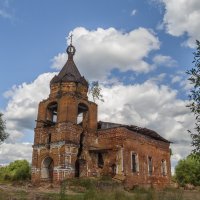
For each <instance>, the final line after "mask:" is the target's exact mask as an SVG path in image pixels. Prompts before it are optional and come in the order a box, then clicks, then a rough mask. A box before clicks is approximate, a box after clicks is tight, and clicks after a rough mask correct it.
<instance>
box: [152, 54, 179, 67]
mask: <svg viewBox="0 0 200 200" xmlns="http://www.w3.org/2000/svg"><path fill="white" fill-rule="evenodd" d="M153 62H154V64H155V65H157V66H166V67H175V66H177V62H176V61H175V60H174V59H173V58H172V57H170V56H165V55H161V54H158V55H156V56H154V58H153Z"/></svg>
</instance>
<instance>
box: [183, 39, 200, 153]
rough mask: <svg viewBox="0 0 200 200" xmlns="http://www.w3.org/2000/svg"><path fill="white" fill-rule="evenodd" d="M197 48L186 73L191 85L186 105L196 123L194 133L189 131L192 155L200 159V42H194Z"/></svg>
mask: <svg viewBox="0 0 200 200" xmlns="http://www.w3.org/2000/svg"><path fill="white" fill-rule="evenodd" d="M196 44H197V48H196V52H194V53H193V54H194V60H193V62H192V63H193V65H194V66H193V68H192V69H190V70H188V71H187V72H186V73H187V74H188V75H189V78H188V80H189V81H190V83H191V84H192V85H193V88H192V89H191V90H190V94H189V100H190V103H189V104H188V105H187V106H188V107H189V108H190V110H191V112H192V113H193V114H194V116H195V119H196V122H195V128H194V131H191V130H189V132H190V134H191V137H192V146H193V147H194V149H193V153H195V154H196V155H197V156H198V157H200V42H199V41H198V40H197V41H196Z"/></svg>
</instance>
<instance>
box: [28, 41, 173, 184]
mask: <svg viewBox="0 0 200 200" xmlns="http://www.w3.org/2000/svg"><path fill="white" fill-rule="evenodd" d="M67 53H68V60H67V62H66V64H65V65H64V67H63V68H62V70H61V71H60V73H59V74H58V75H57V76H55V77H54V78H53V79H52V80H51V82H50V94H49V97H48V98H47V99H46V100H43V101H42V102H40V104H39V107H38V117H37V120H36V121H37V123H36V128H35V137H34V145H33V155H32V183H34V184H38V183H41V182H53V183H60V182H61V181H62V180H64V179H67V178H72V177H99V176H103V175H109V176H112V177H113V178H114V179H118V180H120V181H122V182H123V183H124V184H126V185H127V186H128V187H133V186H134V185H144V186H152V185H154V186H165V185H168V184H169V183H170V178H171V167H170V149H169V145H170V142H169V141H167V140H165V139H164V138H162V137H161V136H160V135H158V134H157V133H156V132H154V131H152V130H149V129H146V128H140V127H137V126H128V125H123V124H116V123H109V122H98V121H97V104H96V103H94V102H91V101H89V100H88V97H87V92H88V83H87V81H86V80H85V78H84V77H82V76H81V74H80V73H79V71H78V69H77V67H76V65H75V63H74V61H73V56H74V54H75V48H74V46H72V44H70V45H69V46H68V48H67ZM105 103H106V102H105Z"/></svg>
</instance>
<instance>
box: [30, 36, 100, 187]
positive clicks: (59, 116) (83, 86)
mask: <svg viewBox="0 0 200 200" xmlns="http://www.w3.org/2000/svg"><path fill="white" fill-rule="evenodd" d="M66 52H67V54H68V60H67V62H66V64H65V65H64V66H63V68H62V70H61V71H60V73H59V74H58V75H56V76H54V77H53V79H52V80H51V82H50V94H49V97H48V98H47V99H46V100H43V101H41V102H40V103H39V107H38V116H37V120H36V122H37V123H36V128H35V137H34V145H33V154H32V183H33V184H38V183H40V182H53V183H56V182H60V181H62V180H63V179H66V178H70V177H81V176H87V162H88V161H87V160H90V159H89V153H88V150H87V146H88V145H86V144H87V143H90V142H91V140H92V139H90V138H94V137H93V136H94V135H95V133H96V130H97V105H96V104H95V103H94V102H90V101H88V96H87V92H88V82H87V81H86V79H85V78H84V77H83V76H81V74H80V72H79V70H78V69H77V67H76V65H75V63H74V60H73V57H74V55H75V52H76V49H75V47H74V46H73V45H72V38H71V43H70V45H69V46H68V47H67V50H66ZM92 135H93V136H92Z"/></svg>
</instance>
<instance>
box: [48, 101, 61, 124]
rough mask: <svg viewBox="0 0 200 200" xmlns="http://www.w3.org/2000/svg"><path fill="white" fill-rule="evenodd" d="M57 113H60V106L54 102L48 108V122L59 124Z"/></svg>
mask: <svg viewBox="0 0 200 200" xmlns="http://www.w3.org/2000/svg"><path fill="white" fill-rule="evenodd" d="M57 112H58V104H57V103H56V102H53V103H51V104H49V105H48V107H47V117H46V120H47V122H51V123H54V124H55V123H56V122H57Z"/></svg>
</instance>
